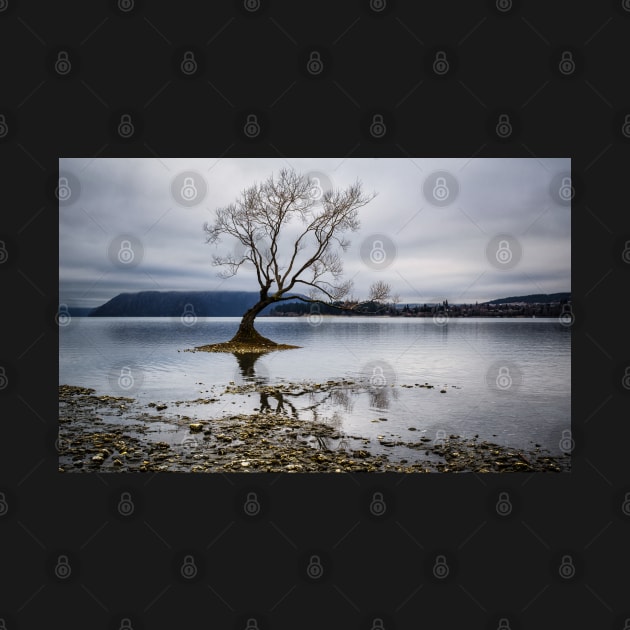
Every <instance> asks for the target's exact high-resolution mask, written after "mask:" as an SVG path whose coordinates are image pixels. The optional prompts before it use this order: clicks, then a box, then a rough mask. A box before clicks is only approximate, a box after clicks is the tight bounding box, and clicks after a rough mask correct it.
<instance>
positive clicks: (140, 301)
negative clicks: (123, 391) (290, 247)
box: [89, 291, 297, 317]
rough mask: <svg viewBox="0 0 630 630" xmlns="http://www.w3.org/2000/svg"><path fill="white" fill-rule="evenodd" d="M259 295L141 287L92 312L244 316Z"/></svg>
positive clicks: (105, 314)
mask: <svg viewBox="0 0 630 630" xmlns="http://www.w3.org/2000/svg"><path fill="white" fill-rule="evenodd" d="M258 298H259V294H258V292H257V291H140V292H139V293H120V294H119V295H117V296H116V297H114V298H112V299H111V300H109V302H106V303H105V304H103V305H102V306H98V307H97V308H95V309H92V310H91V311H90V312H89V316H90V317H180V316H181V315H182V314H183V313H184V312H186V311H188V312H189V311H190V309H191V307H192V310H193V312H194V314H195V315H196V316H197V317H240V316H241V315H242V314H243V313H244V312H245V311H246V310H247V309H248V308H250V307H251V306H253V305H254V304H256V302H257V301H258ZM296 301H297V300H296ZM285 303H286V302H285ZM188 305H190V306H188ZM272 306H273V305H272ZM271 308H272V307H267V308H266V309H265V310H264V311H262V313H261V314H262V315H265V314H267V313H268V311H269V310H271Z"/></svg>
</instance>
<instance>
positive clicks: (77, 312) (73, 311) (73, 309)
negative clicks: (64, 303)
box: [68, 306, 94, 317]
mask: <svg viewBox="0 0 630 630" xmlns="http://www.w3.org/2000/svg"><path fill="white" fill-rule="evenodd" d="M93 310H94V309H92V308H86V307H83V306H69V307H68V313H69V314H70V317H87V316H88V315H89V314H90V313H91V312H92V311H93Z"/></svg>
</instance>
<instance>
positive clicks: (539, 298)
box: [483, 292, 571, 304]
mask: <svg viewBox="0 0 630 630" xmlns="http://www.w3.org/2000/svg"><path fill="white" fill-rule="evenodd" d="M570 299H571V293H570V292H568V293H534V294H532V295H519V296H516V297H506V298H499V299H498V300H490V301H489V302H483V304H510V303H511V302H525V303H526V304H537V303H538V304H549V302H560V300H570Z"/></svg>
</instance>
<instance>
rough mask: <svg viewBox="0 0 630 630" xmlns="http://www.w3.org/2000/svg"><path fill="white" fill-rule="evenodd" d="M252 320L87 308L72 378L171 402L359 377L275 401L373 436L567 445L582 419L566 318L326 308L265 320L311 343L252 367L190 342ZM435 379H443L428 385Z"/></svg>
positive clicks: (73, 334)
mask: <svg viewBox="0 0 630 630" xmlns="http://www.w3.org/2000/svg"><path fill="white" fill-rule="evenodd" d="M238 323H239V318H199V319H198V320H197V321H195V322H194V323H192V325H190V326H187V325H184V324H183V323H182V321H181V320H180V318H137V317H134V318H73V319H72V321H71V322H70V324H69V325H68V326H65V327H63V328H61V329H60V351H59V383H60V384H69V385H80V386H84V387H92V388H94V389H95V390H96V392H97V393H98V394H110V395H115V396H130V397H133V398H136V399H137V400H138V401H139V402H141V403H147V402H150V401H153V402H158V403H165V404H167V405H168V404H169V403H173V402H174V401H192V400H194V399H197V398H200V397H208V396H210V395H212V394H218V393H222V392H223V391H224V389H225V385H227V384H228V383H229V382H230V381H233V382H234V383H236V384H241V383H246V382H248V381H255V382H258V383H267V384H277V383H287V382H291V383H300V382H303V381H306V382H311V383H312V382H317V383H322V382H325V381H328V380H336V381H338V380H342V379H343V380H351V381H353V382H354V383H355V384H354V385H353V386H351V387H349V388H348V389H347V390H346V391H339V392H337V393H336V394H335V395H334V396H330V395H328V396H319V397H315V398H313V397H308V396H301V397H291V396H285V397H284V399H283V400H278V399H276V400H274V401H272V402H273V405H272V407H273V408H275V407H276V406H277V405H278V404H281V405H283V408H284V409H285V411H288V412H291V411H292V410H293V409H295V411H296V413H298V415H299V417H302V418H305V419H313V418H317V419H318V420H321V421H322V422H329V423H333V424H335V425H336V426H338V427H339V428H340V429H341V430H342V431H344V432H348V433H350V434H352V435H355V436H362V437H365V438H368V439H374V438H376V436H377V435H379V436H385V437H386V438H389V439H394V438H395V439H403V440H409V441H415V440H417V439H418V438H419V437H421V436H422V435H426V436H428V437H430V438H432V439H436V438H438V439H439V437H441V436H448V435H449V434H452V433H456V434H458V435H463V436H465V437H470V436H473V435H475V434H478V435H479V436H480V438H481V439H488V440H493V441H496V442H499V443H501V444H507V445H511V446H515V447H518V448H528V447H532V446H533V443H536V444H540V445H541V446H542V447H544V448H546V449H548V450H549V451H550V452H552V453H554V454H559V453H560V452H561V451H560V447H559V442H560V440H561V438H562V432H563V431H564V430H566V429H569V428H570V417H571V406H570V405H571V402H570V394H571V334H570V331H569V330H567V329H566V328H564V327H563V326H561V325H560V324H559V323H558V320H556V319H478V318H467V319H451V320H449V321H448V323H447V324H446V325H443V326H440V325H437V324H436V323H435V322H434V321H433V320H432V319H431V318H426V319H423V318H370V317H366V318H362V317H361V318H359V317H353V318H345V317H325V318H322V320H321V323H318V324H317V325H313V323H311V322H309V320H308V319H307V318H304V317H300V318H260V319H259V320H257V324H256V327H257V329H258V330H259V331H260V332H261V334H263V335H265V336H267V337H270V338H271V339H273V340H274V341H278V342H283V343H289V344H294V345H298V346H301V347H300V348H299V349H296V350H288V351H284V352H272V353H269V354H266V355H263V356H260V357H259V358H257V359H256V360H255V361H251V360H250V361H248V360H247V358H245V359H243V358H241V359H240V363H239V360H237V357H235V356H234V355H232V354H219V353H212V354H210V353H203V352H197V353H191V352H184V350H185V349H187V348H193V347H194V346H198V345H202V344H207V343H216V342H220V341H226V340H228V339H229V338H230V337H231V336H232V335H233V334H234V332H235V331H236V328H237V327H238ZM424 383H428V384H430V385H434V386H435V387H434V388H433V389H426V388H420V387H417V385H418V384H424ZM441 389H445V390H446V393H444V394H441V393H440V390H441ZM261 402H262V401H261V399H260V398H259V396H258V395H257V394H256V393H253V394H250V395H249V396H247V395H246V394H243V395H240V396H227V397H223V398H221V403H220V404H219V405H213V406H209V405H197V406H195V405H191V406H190V407H185V410H184V409H183V408H178V409H177V410H176V409H175V408H173V413H176V411H178V412H179V413H185V414H186V415H189V416H191V417H198V418H206V419H207V418H209V417H213V416H218V415H221V414H233V413H241V412H248V411H252V410H254V409H256V408H260V404H261ZM383 418H386V420H383ZM374 420H378V422H374ZM410 429H415V432H414V431H410Z"/></svg>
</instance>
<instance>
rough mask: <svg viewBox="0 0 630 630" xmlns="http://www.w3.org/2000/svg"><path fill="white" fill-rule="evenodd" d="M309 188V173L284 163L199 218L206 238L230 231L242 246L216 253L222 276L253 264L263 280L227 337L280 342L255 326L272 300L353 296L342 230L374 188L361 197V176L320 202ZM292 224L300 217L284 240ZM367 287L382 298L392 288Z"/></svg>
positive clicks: (350, 227)
mask: <svg viewBox="0 0 630 630" xmlns="http://www.w3.org/2000/svg"><path fill="white" fill-rule="evenodd" d="M312 189H313V184H312V182H311V181H310V180H309V179H308V178H307V177H304V176H302V175H300V174H298V173H296V172H295V171H293V170H291V169H283V170H282V171H280V173H279V175H278V177H277V178H276V177H274V176H273V175H271V176H270V177H268V178H267V179H266V180H265V181H264V182H262V183H256V184H254V185H253V186H250V187H249V188H246V189H245V190H243V191H242V192H241V194H240V196H239V197H238V198H237V200H236V201H235V202H234V203H231V204H230V205H228V206H226V207H224V208H219V209H218V210H217V212H216V219H215V221H214V222H213V223H212V224H208V223H206V224H204V230H205V232H206V234H207V242H208V243H211V244H215V243H217V242H219V241H220V240H221V238H222V237H225V236H228V237H233V238H235V239H236V240H237V241H238V243H239V244H240V246H239V253H238V254H235V253H230V254H225V255H215V256H214V257H213V264H214V265H216V266H220V267H222V272H221V274H220V275H221V276H222V277H224V278H227V277H231V276H234V275H236V274H237V273H238V271H239V270H240V269H241V267H242V266H243V265H246V264H247V263H250V264H251V265H253V268H254V270H255V273H256V279H257V281H258V284H259V286H260V297H259V300H258V302H257V303H256V304H254V306H252V307H251V308H250V309H249V310H247V311H246V312H245V314H244V315H243V318H242V319H241V323H240V326H239V328H238V331H237V333H236V335H234V337H233V338H232V340H231V342H230V343H236V344H247V345H257V346H266V347H267V346H269V347H272V346H274V345H277V344H276V343H275V342H273V341H271V340H269V339H266V338H265V337H263V336H262V335H260V334H259V333H258V331H256V329H255V328H254V320H255V319H256V316H257V315H258V314H259V313H260V312H261V311H262V310H263V309H264V308H265V307H267V306H269V305H270V304H273V303H275V302H282V301H286V300H295V299H300V300H302V301H305V302H316V303H322V304H329V305H332V304H339V303H340V302H341V301H342V300H343V299H344V298H346V297H347V296H348V295H349V294H350V291H351V290H352V282H351V281H346V280H344V279H343V263H342V260H341V255H340V252H345V251H346V250H347V249H348V247H349V245H350V241H349V240H348V239H347V234H348V233H349V232H354V231H356V230H357V229H358V228H359V219H358V210H359V208H361V207H362V206H365V205H366V204H367V203H369V202H370V201H371V200H372V199H373V198H374V197H375V193H373V194H371V195H364V194H363V192H362V188H361V183H360V182H359V181H357V182H355V183H354V184H352V185H351V186H349V187H348V188H346V189H345V190H329V191H326V192H325V193H324V194H323V196H321V197H320V199H318V200H317V199H314V198H313V196H312ZM291 222H294V223H295V222H299V223H300V224H301V225H300V231H299V232H298V233H297V235H295V236H294V237H292V238H291V239H290V242H288V243H287V238H286V236H287V235H286V232H287V226H288V225H289V224H290V223H291ZM291 292H293V295H291ZM297 292H300V294H301V297H300V296H298V295H296V293H297ZM304 293H306V296H304ZM370 293H371V295H370V298H371V299H385V297H386V296H387V294H388V293H389V287H388V286H387V285H386V284H385V283H382V282H379V283H375V284H374V285H372V288H371V291H370Z"/></svg>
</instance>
